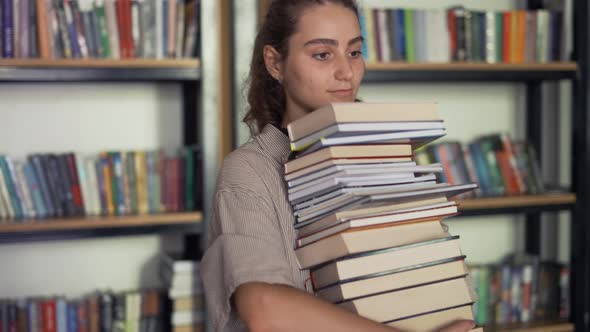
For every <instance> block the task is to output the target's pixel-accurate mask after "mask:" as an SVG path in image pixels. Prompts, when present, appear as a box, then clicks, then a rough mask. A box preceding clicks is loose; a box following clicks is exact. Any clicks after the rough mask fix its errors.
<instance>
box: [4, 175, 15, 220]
mask: <svg viewBox="0 0 590 332" xmlns="http://www.w3.org/2000/svg"><path fill="white" fill-rule="evenodd" d="M0 199H2V201H3V202H4V206H5V207H6V213H7V215H8V216H7V217H8V219H14V217H15V214H14V208H13V206H12V202H11V200H10V194H9V193H8V183H7V181H6V178H5V177H4V172H2V169H1V168H0Z"/></svg>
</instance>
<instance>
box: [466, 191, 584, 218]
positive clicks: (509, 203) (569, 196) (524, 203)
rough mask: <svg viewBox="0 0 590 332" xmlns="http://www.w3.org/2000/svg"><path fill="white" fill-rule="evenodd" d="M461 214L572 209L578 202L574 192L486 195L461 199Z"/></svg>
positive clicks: (476, 214) (475, 214) (474, 214)
mask: <svg viewBox="0 0 590 332" xmlns="http://www.w3.org/2000/svg"><path fill="white" fill-rule="evenodd" d="M458 203H459V210H460V212H461V214H460V215H459V217H461V216H478V215H490V214H502V213H536V212H544V211H561V210H571V209H572V208H573V207H574V205H575V203H576V195H575V194H573V193H556V194H551V193H549V194H542V195H523V196H506V197H485V198H474V199H465V200H462V201H459V202H458Z"/></svg>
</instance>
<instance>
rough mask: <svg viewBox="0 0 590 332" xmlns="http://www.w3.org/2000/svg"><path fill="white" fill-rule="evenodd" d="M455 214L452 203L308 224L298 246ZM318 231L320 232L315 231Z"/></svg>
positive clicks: (455, 206)
mask: <svg viewBox="0 0 590 332" xmlns="http://www.w3.org/2000/svg"><path fill="white" fill-rule="evenodd" d="M455 214H457V205H456V204H455V203H454V202H449V203H442V204H437V205H431V206H428V207H424V208H423V209H419V208H414V209H407V210H406V211H399V212H396V213H392V214H388V215H381V216H374V217H368V218H358V219H351V220H348V221H344V222H341V223H338V224H335V225H328V224H322V225H319V226H317V227H314V226H315V224H310V225H308V226H306V227H307V228H306V227H304V228H301V229H300V231H302V232H303V233H304V234H309V235H306V236H301V237H300V238H298V239H297V245H298V246H304V245H306V244H309V243H313V242H315V241H318V240H320V239H323V238H325V237H328V236H331V235H334V234H337V233H339V232H343V231H347V230H353V229H358V228H363V227H368V226H375V225H386V224H388V225H391V224H394V223H397V222H406V221H418V220H428V219H430V218H436V217H441V218H442V217H449V216H452V215H455ZM317 229H320V230H317Z"/></svg>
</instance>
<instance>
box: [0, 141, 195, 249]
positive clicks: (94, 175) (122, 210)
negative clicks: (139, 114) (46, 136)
mask: <svg viewBox="0 0 590 332" xmlns="http://www.w3.org/2000/svg"><path fill="white" fill-rule="evenodd" d="M199 169H200V152H199V149H198V147H197V146H185V147H182V148H180V149H178V150H175V151H166V152H165V151H163V150H161V149H160V150H149V151H125V152H122V151H108V152H106V151H104V152H101V153H99V154H90V155H82V154H80V153H71V152H70V153H44V154H31V155H29V156H27V158H26V159H25V160H17V159H13V158H11V157H10V156H7V155H0V238H2V240H4V237H6V238H7V240H8V239H13V240H14V239H15V238H16V237H18V234H20V235H21V237H23V236H24V237H35V236H40V237H43V236H48V235H50V234H58V235H63V236H66V235H69V236H72V235H74V236H76V235H79V236H82V235H84V236H87V235H91V234H92V233H93V232H94V233H95V235H109V234H124V233H125V232H127V233H137V232H140V233H141V232H153V231H156V230H178V229H180V228H183V229H186V228H189V227H192V228H194V229H195V230H196V228H197V227H198V224H199V222H200V221H201V219H202V216H201V214H200V212H198V211H199V210H200V209H201V176H200V172H199Z"/></svg>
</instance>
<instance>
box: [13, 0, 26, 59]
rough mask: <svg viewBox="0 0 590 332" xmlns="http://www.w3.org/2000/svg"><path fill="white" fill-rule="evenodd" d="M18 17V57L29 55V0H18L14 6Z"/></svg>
mask: <svg viewBox="0 0 590 332" xmlns="http://www.w3.org/2000/svg"><path fill="white" fill-rule="evenodd" d="M14 10H15V11H16V13H17V15H18V17H19V21H18V24H19V27H18V31H19V34H18V40H17V44H18V46H17V47H18V54H19V58H28V57H29V20H28V18H29V0H19V2H18V8H16V7H15V8H14Z"/></svg>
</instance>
